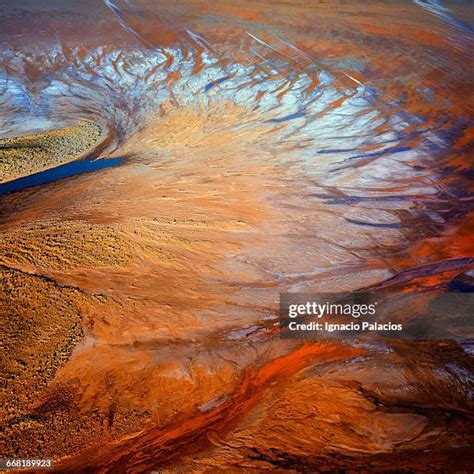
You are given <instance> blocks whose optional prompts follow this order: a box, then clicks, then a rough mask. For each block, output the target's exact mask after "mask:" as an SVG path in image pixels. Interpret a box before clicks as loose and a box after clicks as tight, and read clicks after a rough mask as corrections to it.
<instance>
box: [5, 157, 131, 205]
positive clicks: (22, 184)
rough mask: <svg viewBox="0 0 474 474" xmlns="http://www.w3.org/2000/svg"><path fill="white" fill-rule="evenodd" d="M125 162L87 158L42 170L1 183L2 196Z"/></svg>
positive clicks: (117, 159) (112, 159) (114, 159)
mask: <svg viewBox="0 0 474 474" xmlns="http://www.w3.org/2000/svg"><path fill="white" fill-rule="evenodd" d="M122 162H123V159H121V158H110V159H102V160H94V159H85V160H79V161H73V162H71V163H66V164H65V165H61V166H56V167H55V168H51V169H47V170H45V171H40V172H39V173H35V174H32V175H30V176H26V177H24V178H19V179H15V180H13V181H8V182H7V183H2V184H0V196H1V195H3V194H8V193H13V192H17V191H21V190H23V189H28V188H32V187H35V186H41V185H43V184H49V183H54V182H55V181H58V180H61V179H66V178H70V177H72V176H76V175H80V174H83V173H90V172H91V171H97V170H101V169H104V168H110V167H113V166H118V165H120V164H121V163H122Z"/></svg>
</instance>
